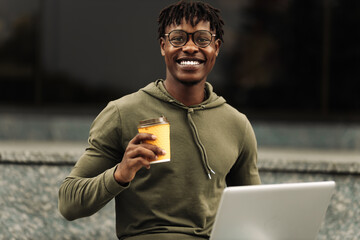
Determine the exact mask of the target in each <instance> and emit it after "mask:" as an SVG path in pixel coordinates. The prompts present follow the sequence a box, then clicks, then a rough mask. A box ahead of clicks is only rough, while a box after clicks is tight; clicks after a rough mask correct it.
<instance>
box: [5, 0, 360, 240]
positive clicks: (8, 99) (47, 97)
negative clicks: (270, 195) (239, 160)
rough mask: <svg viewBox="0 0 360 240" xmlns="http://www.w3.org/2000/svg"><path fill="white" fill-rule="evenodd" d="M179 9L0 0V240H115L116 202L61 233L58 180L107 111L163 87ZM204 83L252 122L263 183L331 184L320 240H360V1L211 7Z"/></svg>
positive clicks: (269, 1)
mask: <svg viewBox="0 0 360 240" xmlns="http://www.w3.org/2000/svg"><path fill="white" fill-rule="evenodd" d="M173 2H176V1H175V0H171V1H170V0H152V1H149V0H133V1H120V0H0V213H1V214H0V239H71V240H72V239H111V238H114V237H115V216H114V201H111V202H110V203H109V204H108V205H107V206H106V207H105V208H104V209H102V210H101V211H99V212H98V213H96V214H95V216H92V217H89V218H84V219H79V220H76V221H74V222H68V221H66V220H65V219H64V218H63V217H62V216H60V214H59V212H58V210H57V191H58V188H59V186H60V184H61V182H62V180H63V179H64V178H65V177H66V176H67V175H68V174H69V173H70V171H71V168H72V167H73V165H74V164H75V162H76V161H77V159H78V158H79V157H80V155H81V154H82V153H83V151H84V149H85V148H86V145H87V136H88V132H89V128H90V125H91V123H92V121H93V119H94V118H95V117H96V115H97V114H98V113H99V112H100V111H101V110H102V109H103V108H104V107H105V106H106V104H107V103H108V102H109V101H111V100H114V99H117V98H120V97H122V96H124V95H125V94H129V93H132V92H134V91H137V90H138V89H139V88H142V87H144V86H145V85H147V84H148V83H150V82H153V81H155V80H156V79H158V78H165V64H164V60H163V58H162V56H161V54H160V47H159V42H158V40H157V17H158V14H159V12H160V10H161V9H162V8H164V7H165V6H167V5H169V4H171V3H173ZM207 2H209V3H210V4H212V5H213V6H214V7H216V8H219V9H220V10H221V11H222V17H223V19H224V21H225V26H224V28H225V29H224V30H225V35H224V40H225V41H224V43H223V44H222V46H221V50H220V55H219V57H218V59H217V63H216V64H215V67H214V69H213V71H212V73H211V74H210V75H209V78H208V81H209V82H210V83H211V84H212V85H213V86H214V88H215V92H217V93H218V94H219V95H222V96H224V97H225V99H226V100H227V101H228V103H230V104H231V105H233V106H234V107H236V108H237V109H238V110H239V111H240V112H243V113H245V114H246V115H247V117H248V118H249V119H250V121H251V123H252V124H253V127H254V131H255V134H256V136H257V141H258V147H259V154H258V156H259V162H258V166H259V170H260V175H261V178H262V182H263V184H270V183H284V182H309V181H326V180H333V181H336V183H337V186H336V191H335V193H334V196H333V198H332V200H331V203H330V205H329V209H328V212H327V214H326V216H325V219H324V221H323V223H322V225H321V228H320V231H319V236H318V239H324V240H325V239H326V240H328V239H341V240H345V239H360V224H359V223H360V202H359V200H358V199H359V196H360V94H359V92H360V67H359V66H360V30H359V29H360V14H359V13H360V1H356V0H208V1H207Z"/></svg>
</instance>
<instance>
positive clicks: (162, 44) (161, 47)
mask: <svg viewBox="0 0 360 240" xmlns="http://www.w3.org/2000/svg"><path fill="white" fill-rule="evenodd" d="M159 42H160V51H161V55H162V56H165V39H164V38H163V37H162V38H160V40H159Z"/></svg>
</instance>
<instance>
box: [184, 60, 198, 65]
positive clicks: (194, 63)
mask: <svg viewBox="0 0 360 240" xmlns="http://www.w3.org/2000/svg"><path fill="white" fill-rule="evenodd" d="M199 64H200V62H199V61H181V62H180V65H199Z"/></svg>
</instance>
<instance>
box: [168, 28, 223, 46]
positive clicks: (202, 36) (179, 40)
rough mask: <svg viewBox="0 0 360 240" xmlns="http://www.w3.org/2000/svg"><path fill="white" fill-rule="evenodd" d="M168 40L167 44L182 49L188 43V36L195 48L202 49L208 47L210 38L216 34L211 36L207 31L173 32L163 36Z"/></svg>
mask: <svg viewBox="0 0 360 240" xmlns="http://www.w3.org/2000/svg"><path fill="white" fill-rule="evenodd" d="M164 35H165V36H167V37H168V38H169V42H170V43H171V45H173V46H174V47H182V46H184V45H185V44H186V43H187V42H188V41H189V35H191V37H192V41H193V42H194V43H195V45H196V46H198V47H201V48H204V47H207V46H209V45H210V43H211V41H212V37H215V36H216V34H212V33H211V32H209V31H207V30H198V31H195V32H193V33H188V32H185V31H184V30H173V31H171V32H169V33H166V34H164Z"/></svg>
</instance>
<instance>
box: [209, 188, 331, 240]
mask: <svg viewBox="0 0 360 240" xmlns="http://www.w3.org/2000/svg"><path fill="white" fill-rule="evenodd" d="M334 189H335V182H333V181H326V182H309V183H283V184H265V185H252V186H241V187H228V188H225V189H224V192H223V195H222V198H221V200H220V205H219V209H218V212H217V215H216V218H215V222H214V226H213V230H212V233H211V237H210V240H230V239H231V240H235V239H254V240H262V239H266V240H289V239H292V240H294V239H301V240H303V239H312V240H313V239H316V237H317V234H318V231H319V228H320V225H321V223H322V221H323V219H324V216H325V213H326V209H327V207H328V205H329V203H330V199H331V196H332V194H333V192H334Z"/></svg>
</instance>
